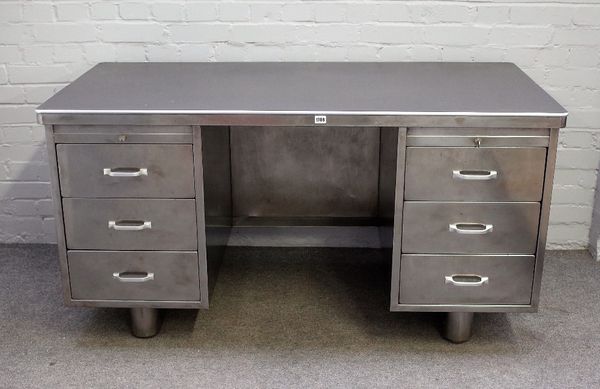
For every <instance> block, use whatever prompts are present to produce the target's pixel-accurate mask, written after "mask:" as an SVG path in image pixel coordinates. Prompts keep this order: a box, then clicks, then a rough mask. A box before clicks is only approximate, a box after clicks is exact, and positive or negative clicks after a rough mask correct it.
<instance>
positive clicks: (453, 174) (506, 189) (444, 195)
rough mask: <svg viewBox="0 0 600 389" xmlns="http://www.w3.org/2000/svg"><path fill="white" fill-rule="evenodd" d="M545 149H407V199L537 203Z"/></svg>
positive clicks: (539, 195)
mask: <svg viewBox="0 0 600 389" xmlns="http://www.w3.org/2000/svg"><path fill="white" fill-rule="evenodd" d="M545 164H546V149H545V148H541V147H531V148H525V147H522V148H475V147H408V148H407V149H406V178H405V194H404V198H405V199H406V200H459V201H540V200H541V198H542V189H543V182H544V173H545Z"/></svg>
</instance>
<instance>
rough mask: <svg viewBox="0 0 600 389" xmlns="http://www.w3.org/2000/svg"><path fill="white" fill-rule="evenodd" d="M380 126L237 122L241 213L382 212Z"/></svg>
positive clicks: (234, 154) (235, 161) (235, 160)
mask: <svg viewBox="0 0 600 389" xmlns="http://www.w3.org/2000/svg"><path fill="white" fill-rule="evenodd" d="M379 135H380V134H379V128H347V127H346V128H337V127H336V128H331V127H327V128H317V127H305V128H300V127H232V128H231V173H232V174H231V179H232V186H233V192H232V193H233V195H232V197H233V213H234V215H235V216H333V217H335V216H339V217H369V216H376V215H377V211H378V210H377V208H378V185H379V182H378V176H379Z"/></svg>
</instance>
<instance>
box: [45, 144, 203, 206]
mask: <svg viewBox="0 0 600 389" xmlns="http://www.w3.org/2000/svg"><path fill="white" fill-rule="evenodd" d="M56 150H57V155H58V167H59V171H60V174H59V176H60V185H61V192H62V195H63V197H141V198H143V197H146V198H156V197H160V198H163V197H164V198H192V197H194V164H193V157H192V146H191V145H173V144H167V145H151V144H145V145H140V144H128V145H113V144H59V145H57V146H56ZM105 168H146V169H148V175H147V176H143V177H135V178H132V177H109V176H106V175H104V174H103V169H105Z"/></svg>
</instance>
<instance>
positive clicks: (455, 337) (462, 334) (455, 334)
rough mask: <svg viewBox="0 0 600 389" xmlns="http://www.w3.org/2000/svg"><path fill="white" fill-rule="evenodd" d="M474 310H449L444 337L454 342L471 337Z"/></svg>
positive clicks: (463, 340) (461, 341)
mask: <svg viewBox="0 0 600 389" xmlns="http://www.w3.org/2000/svg"><path fill="white" fill-rule="evenodd" d="M472 324H473V312H448V316H447V318H446V325H445V326H444V338H446V339H448V340H449V341H451V342H453V343H463V342H466V341H467V340H469V338H471V327H472Z"/></svg>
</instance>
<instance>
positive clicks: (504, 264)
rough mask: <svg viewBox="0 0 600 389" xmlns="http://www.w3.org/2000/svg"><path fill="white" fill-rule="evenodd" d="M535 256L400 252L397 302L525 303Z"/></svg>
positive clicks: (529, 294) (527, 302) (528, 298)
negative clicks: (414, 253)
mask: <svg viewBox="0 0 600 389" xmlns="http://www.w3.org/2000/svg"><path fill="white" fill-rule="evenodd" d="M534 263H535V258H534V257H533V256H532V255H527V256H507V255H498V256H483V255H482V256H453V255H436V256H429V255H403V256H402V262H401V270H400V303H404V304H529V303H530V301H531V290H532V283H533V268H534Z"/></svg>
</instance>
